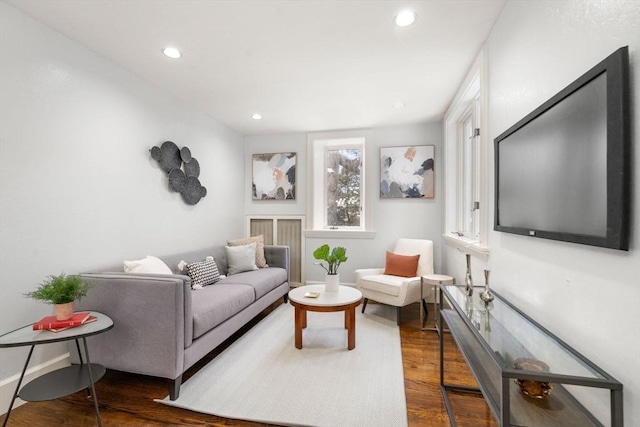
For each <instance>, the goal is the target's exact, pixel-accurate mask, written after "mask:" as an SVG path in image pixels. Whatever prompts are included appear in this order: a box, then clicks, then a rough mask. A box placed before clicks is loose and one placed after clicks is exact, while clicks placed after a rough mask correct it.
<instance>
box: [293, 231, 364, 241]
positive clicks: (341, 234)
mask: <svg viewBox="0 0 640 427" xmlns="http://www.w3.org/2000/svg"><path fill="white" fill-rule="evenodd" d="M304 235H305V237H324V238H333V237H335V238H342V239H373V238H375V237H376V232H375V231H371V230H305V231H304Z"/></svg>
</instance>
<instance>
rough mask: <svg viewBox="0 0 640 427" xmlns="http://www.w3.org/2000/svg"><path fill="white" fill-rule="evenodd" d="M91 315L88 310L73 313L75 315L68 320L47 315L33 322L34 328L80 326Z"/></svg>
mask: <svg viewBox="0 0 640 427" xmlns="http://www.w3.org/2000/svg"><path fill="white" fill-rule="evenodd" d="M89 316H90V313H89V312H88V311H81V312H79V313H73V317H71V319H67V320H58V319H56V316H46V317H43V318H42V319H40V320H39V321H37V322H36V323H34V324H33V330H34V331H42V330H45V329H60V328H68V327H72V326H80V325H83V324H84V323H86V321H87V319H89Z"/></svg>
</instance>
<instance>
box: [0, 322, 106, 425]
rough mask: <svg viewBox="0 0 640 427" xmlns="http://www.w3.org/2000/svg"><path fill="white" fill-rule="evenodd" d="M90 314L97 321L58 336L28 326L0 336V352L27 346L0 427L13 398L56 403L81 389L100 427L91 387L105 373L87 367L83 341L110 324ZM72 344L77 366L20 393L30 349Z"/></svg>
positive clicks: (49, 375) (34, 382)
mask: <svg viewBox="0 0 640 427" xmlns="http://www.w3.org/2000/svg"><path fill="white" fill-rule="evenodd" d="M91 314H92V315H93V316H96V317H97V320H96V321H95V322H92V323H87V324H85V325H82V326H78V327H75V328H69V329H66V330H63V331H60V332H51V331H46V330H45V331H34V330H33V329H32V325H27V326H24V327H22V328H20V329H16V330H15V331H12V332H7V333H6V334H3V335H1V336H0V348H6V347H22V346H30V347H31V348H30V349H29V355H28V356H27V360H26V362H25V364H24V368H23V369H22V373H21V374H20V379H19V380H18V384H17V386H16V390H15V392H14V394H13V398H12V399H11V404H10V405H9V410H8V411H7V415H6V417H5V419H4V423H3V424H2V427H4V426H6V425H7V421H9V415H11V409H12V408H13V404H14V402H15V400H16V398H18V397H20V398H21V399H22V400H26V401H30V402H39V401H43V400H52V399H57V398H59V397H62V396H66V395H69V394H72V393H75V392H78V391H80V390H83V389H87V392H88V393H89V392H90V394H91V396H92V397H93V405H94V408H95V411H96V418H97V420H98V425H99V426H102V420H101V419H100V410H99V409H98V397H97V396H96V390H95V383H96V381H98V380H99V379H100V378H102V376H103V375H104V374H105V372H106V369H105V368H104V366H102V365H99V364H97V363H91V361H90V360H89V348H88V347H87V337H90V336H92V335H97V334H101V333H103V332H106V331H108V330H109V329H111V328H113V321H112V320H111V318H109V316H106V315H104V314H102V313H98V312H97V311H92V312H91ZM71 340H75V342H76V347H77V349H78V354H79V355H80V364H79V365H71V366H67V367H66V368H61V369H58V370H55V371H52V372H49V373H46V374H44V375H42V376H40V377H38V378H36V379H34V380H32V381H31V382H29V383H28V384H26V385H25V386H24V387H22V389H20V386H21V385H22V380H23V379H24V374H25V372H26V371H27V366H28V365H29V361H30V360H31V355H32V354H33V349H34V348H35V346H36V345H39V344H50V343H54V342H61V341H71ZM78 340H82V342H83V344H84V354H85V358H86V359H87V360H86V362H84V361H83V360H82V352H81V351H80V343H79V341H78Z"/></svg>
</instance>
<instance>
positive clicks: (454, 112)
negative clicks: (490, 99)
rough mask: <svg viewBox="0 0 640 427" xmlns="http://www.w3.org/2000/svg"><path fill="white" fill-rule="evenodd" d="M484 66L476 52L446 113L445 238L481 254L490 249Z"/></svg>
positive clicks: (485, 255) (466, 249)
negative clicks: (474, 59)
mask: <svg viewBox="0 0 640 427" xmlns="http://www.w3.org/2000/svg"><path fill="white" fill-rule="evenodd" d="M484 70H485V66H484V59H483V55H480V57H479V58H478V60H477V61H476V63H475V64H474V66H473V67H472V69H471V72H470V73H469V76H468V77H467V79H466V80H465V83H464V84H463V86H462V87H461V89H460V91H459V92H458V95H456V97H455V99H454V101H453V103H452V105H451V107H450V108H449V110H448V111H447V114H446V115H445V162H446V173H445V189H446V191H445V194H446V196H445V234H444V240H445V242H446V243H447V244H450V245H453V246H455V247H458V248H460V249H462V250H463V251H466V252H469V253H471V254H472V255H475V256H478V257H482V258H486V257H487V256H488V254H489V249H488V248H487V246H486V245H487V235H488V228H487V227H488V212H487V207H488V204H487V203H488V202H487V188H486V182H487V179H486V177H487V170H486V169H487V167H486V156H487V141H486V132H483V129H486V126H485V123H486V120H485V117H484V116H483V115H482V111H483V109H484V106H485V105H486V100H485V98H484V93H483V87H484V79H485V71H484Z"/></svg>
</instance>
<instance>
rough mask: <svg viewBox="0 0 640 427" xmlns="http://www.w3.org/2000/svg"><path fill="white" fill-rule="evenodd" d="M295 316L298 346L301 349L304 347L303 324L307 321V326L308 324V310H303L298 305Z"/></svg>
mask: <svg viewBox="0 0 640 427" xmlns="http://www.w3.org/2000/svg"><path fill="white" fill-rule="evenodd" d="M294 316H295V337H296V338H295V340H296V348H297V349H300V348H302V328H303V326H302V324H303V323H305V326H306V323H307V322H306V318H307V312H306V310H303V309H301V308H300V307H298V306H296V308H295V314H294Z"/></svg>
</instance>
